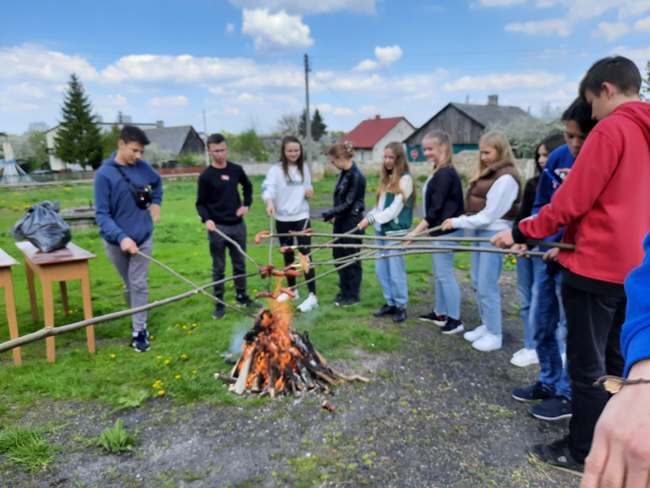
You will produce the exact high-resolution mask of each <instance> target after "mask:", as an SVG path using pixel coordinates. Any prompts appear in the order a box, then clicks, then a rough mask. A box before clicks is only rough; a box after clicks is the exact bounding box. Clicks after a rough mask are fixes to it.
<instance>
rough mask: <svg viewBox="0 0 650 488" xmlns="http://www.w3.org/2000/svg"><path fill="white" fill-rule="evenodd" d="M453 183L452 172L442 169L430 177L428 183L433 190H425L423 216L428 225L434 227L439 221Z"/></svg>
mask: <svg viewBox="0 0 650 488" xmlns="http://www.w3.org/2000/svg"><path fill="white" fill-rule="evenodd" d="M453 183H454V181H453V178H452V173H451V172H450V171H445V170H443V169H441V170H439V171H438V172H437V173H436V174H435V175H433V178H431V181H430V182H429V185H430V186H431V187H432V188H434V191H432V192H431V194H430V193H429V192H428V191H427V192H426V199H427V200H426V202H425V203H426V214H425V216H424V218H425V220H426V221H427V224H429V227H435V226H436V225H438V224H439V223H440V215H441V214H442V211H443V209H444V206H445V201H446V200H447V195H448V194H449V191H450V189H451V186H452V185H453Z"/></svg>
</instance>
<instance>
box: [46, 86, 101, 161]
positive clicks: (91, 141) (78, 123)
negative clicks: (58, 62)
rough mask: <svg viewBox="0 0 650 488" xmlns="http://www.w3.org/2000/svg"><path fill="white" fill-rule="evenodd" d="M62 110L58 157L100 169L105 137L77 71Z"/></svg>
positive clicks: (56, 145)
mask: <svg viewBox="0 0 650 488" xmlns="http://www.w3.org/2000/svg"><path fill="white" fill-rule="evenodd" d="M61 111H62V114H63V120H62V121H61V124H60V127H59V130H58V132H57V134H56V137H55V139H54V144H55V147H54V150H55V153H56V155H57V157H58V158H60V159H61V160H63V161H65V162H67V163H76V164H80V165H81V166H88V165H90V166H92V167H93V168H97V167H98V166H99V165H100V163H101V161H102V139H101V135H100V132H99V128H98V127H97V123H96V119H95V116H94V115H93V114H92V106H91V105H90V101H89V100H88V97H87V96H86V94H85V93H84V88H83V86H82V84H81V82H80V81H79V78H77V76H76V75H75V74H73V75H72V76H71V77H70V82H69V85H68V92H67V93H66V95H65V98H64V99H63V107H61Z"/></svg>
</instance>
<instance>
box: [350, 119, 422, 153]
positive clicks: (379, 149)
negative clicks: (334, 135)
mask: <svg viewBox="0 0 650 488" xmlns="http://www.w3.org/2000/svg"><path fill="white" fill-rule="evenodd" d="M413 132H415V127H413V124H411V123H410V122H409V121H408V120H406V118H405V117H387V118H382V117H380V116H379V115H375V117H374V118H372V119H367V120H364V121H362V122H360V123H359V125H357V126H356V127H355V128H354V129H352V130H351V131H350V132H348V133H347V134H345V135H344V136H343V137H341V141H350V142H351V143H352V145H353V147H354V149H355V152H356V154H355V157H354V159H355V161H357V162H359V163H379V162H381V161H382V160H383V158H384V148H385V147H386V144H388V143H389V142H393V141H397V142H400V143H401V142H402V141H403V140H404V139H406V138H408V137H409V136H410V135H411V134H413Z"/></svg>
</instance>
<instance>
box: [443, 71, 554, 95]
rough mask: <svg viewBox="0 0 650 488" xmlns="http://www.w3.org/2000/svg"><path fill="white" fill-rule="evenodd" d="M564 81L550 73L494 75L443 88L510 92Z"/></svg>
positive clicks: (459, 81) (458, 80)
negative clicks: (510, 90)
mask: <svg viewBox="0 0 650 488" xmlns="http://www.w3.org/2000/svg"><path fill="white" fill-rule="evenodd" d="M563 79H564V76H562V75H554V74H550V73H544V72H539V73H493V74H488V75H479V76H463V77H461V78H458V79H457V80H455V81H453V82H451V83H445V84H444V85H443V86H442V89H443V90H444V91H448V92H451V91H484V90H494V89H498V90H509V89H517V88H537V87H547V86H550V85H553V84H555V83H558V82H560V81H562V80H563Z"/></svg>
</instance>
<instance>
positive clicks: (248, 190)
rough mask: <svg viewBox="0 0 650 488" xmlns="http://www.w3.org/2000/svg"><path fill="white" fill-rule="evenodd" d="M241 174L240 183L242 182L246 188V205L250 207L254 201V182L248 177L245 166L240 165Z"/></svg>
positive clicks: (244, 188)
mask: <svg viewBox="0 0 650 488" xmlns="http://www.w3.org/2000/svg"><path fill="white" fill-rule="evenodd" d="M240 170H241V174H240V176H239V183H240V184H241V186H242V188H243V190H244V207H250V206H251V204H252V203H253V184H252V183H251V180H250V179H248V175H247V174H246V171H244V168H243V167H240Z"/></svg>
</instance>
